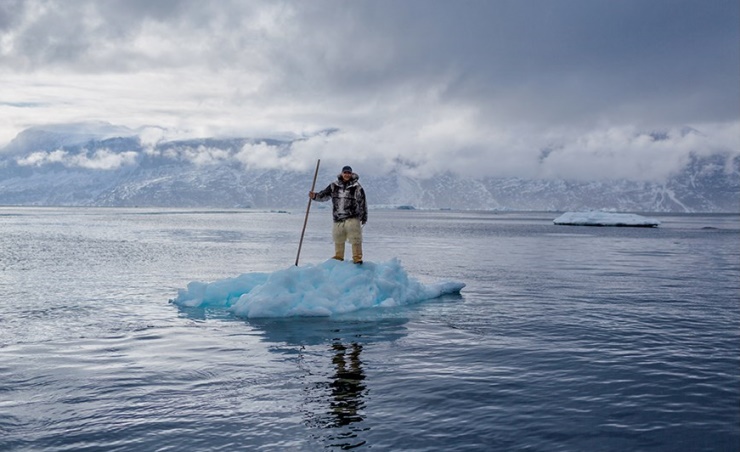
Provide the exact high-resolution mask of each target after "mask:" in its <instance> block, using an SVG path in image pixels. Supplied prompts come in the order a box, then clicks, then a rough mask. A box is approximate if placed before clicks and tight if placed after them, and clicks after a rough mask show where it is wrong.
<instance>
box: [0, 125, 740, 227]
mask: <svg viewBox="0 0 740 452" xmlns="http://www.w3.org/2000/svg"><path fill="white" fill-rule="evenodd" d="M327 133H331V131H329V132H327ZM146 136H147V133H146V131H142V130H137V131H133V130H130V129H127V128H124V127H116V126H112V125H110V124H107V123H92V124H91V123H85V124H77V125H69V124H67V125H59V126H48V127H34V128H30V129H27V130H25V131H23V132H21V133H20V134H19V135H18V136H17V137H16V138H15V139H14V140H13V141H12V142H11V143H9V144H8V145H7V146H6V147H5V148H4V149H2V150H0V205H74V206H159V207H253V208H296V207H303V206H305V202H306V192H307V191H308V188H309V187H310V184H311V180H312V176H313V174H312V173H313V170H310V171H306V172H296V171H292V170H289V169H288V170H283V169H271V168H268V167H267V166H269V165H260V164H258V163H259V159H260V158H262V157H260V156H261V155H268V154H274V155H278V156H279V155H286V154H289V153H290V152H291V146H292V145H293V144H294V143H295V142H296V140H301V139H302V138H301V137H297V138H296V137H283V138H279V139H275V138H265V139H260V138H231V139H194V140H175V141H167V140H162V139H158V140H151V141H149V140H147V139H146ZM659 138H660V137H657V138H656V139H659ZM255 162H257V164H255ZM335 173H336V168H322V171H321V172H320V174H319V179H318V181H319V182H318V183H317V188H323V187H324V186H325V185H326V184H327V183H328V182H330V181H331V180H333V178H334V177H335ZM361 182H362V184H363V186H364V187H365V190H366V192H367V194H368V202H369V204H370V205H371V206H376V207H377V206H414V207H416V208H443V209H446V208H450V209H501V210H547V211H566V210H588V209H597V210H614V211H635V212H740V156H737V155H734V156H733V155H729V154H722V153H718V154H714V155H710V156H698V155H692V156H691V158H690V160H689V162H688V164H687V165H686V166H685V167H684V168H683V169H682V170H681V171H680V172H678V173H676V174H674V175H673V176H672V177H670V178H669V179H667V180H665V181H661V182H636V181H629V180H608V181H605V180H601V181H598V180H595V181H567V180H525V179H520V178H513V177H512V178H493V177H489V178H478V179H470V178H465V177H461V176H458V175H455V174H451V173H445V174H439V175H436V176H434V177H432V178H428V179H415V178H410V177H407V176H405V175H403V171H402V169H401V168H399V169H398V170H393V171H391V172H389V173H387V174H384V175H380V176H374V175H365V174H361Z"/></svg>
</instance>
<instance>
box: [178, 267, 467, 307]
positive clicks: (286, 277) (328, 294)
mask: <svg viewBox="0 0 740 452" xmlns="http://www.w3.org/2000/svg"><path fill="white" fill-rule="evenodd" d="M464 287H465V284H464V283H461V282H454V281H450V282H441V283H436V284H422V283H421V282H419V281H417V280H416V279H414V278H411V277H409V275H408V273H407V272H406V271H405V269H404V268H403V267H402V266H401V262H400V261H399V260H398V259H392V260H390V261H388V262H383V263H373V262H368V261H365V263H364V264H362V265H356V264H353V263H350V262H341V261H337V260H334V259H330V260H328V261H326V262H323V263H320V264H308V265H305V266H301V267H297V266H293V267H289V268H286V269H283V270H278V271H275V272H273V273H245V274H242V275H240V276H237V277H235V278H226V279H222V280H218V281H214V282H211V283H204V282H199V281H193V282H191V283H189V284H188V285H187V289H180V290H179V291H178V295H177V297H176V298H175V299H173V300H170V301H171V302H172V303H174V304H176V305H178V306H181V307H200V308H209V307H219V308H224V309H228V310H230V311H231V312H233V313H234V315H236V316H238V317H244V318H270V317H271V318H275V317H316V316H321V317H329V316H332V315H335V314H344V313H349V312H354V311H358V310H361V309H368V308H378V307H393V306H401V305H408V304H413V303H418V302H421V301H424V300H430V299H433V298H437V297H440V296H442V295H447V294H459V293H460V291H461V290H462V289H463V288H464Z"/></svg>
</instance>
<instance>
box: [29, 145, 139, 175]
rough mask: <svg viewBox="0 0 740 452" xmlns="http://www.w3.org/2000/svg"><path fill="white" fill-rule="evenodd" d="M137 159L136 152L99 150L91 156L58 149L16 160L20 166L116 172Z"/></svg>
mask: <svg viewBox="0 0 740 452" xmlns="http://www.w3.org/2000/svg"><path fill="white" fill-rule="evenodd" d="M137 158H138V153H137V152H134V151H126V152H121V153H115V152H112V151H110V150H108V149H99V150H97V151H95V152H94V153H93V154H92V156H90V155H89V153H87V152H84V153H80V154H70V153H69V152H67V151H64V150H61V149H57V150H55V151H51V152H45V151H39V152H34V153H32V154H30V155H29V156H27V157H24V158H20V159H18V160H16V163H17V164H18V165H20V166H44V165H48V164H52V163H61V164H62V165H64V166H66V167H69V168H86V169H99V170H115V169H118V168H120V167H122V166H129V165H133V164H134V163H136V160H137Z"/></svg>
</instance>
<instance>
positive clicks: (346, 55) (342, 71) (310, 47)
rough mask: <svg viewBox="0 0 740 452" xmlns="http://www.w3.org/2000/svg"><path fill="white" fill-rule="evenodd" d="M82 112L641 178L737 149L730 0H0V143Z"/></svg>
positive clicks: (423, 161)
mask: <svg viewBox="0 0 740 452" xmlns="http://www.w3.org/2000/svg"><path fill="white" fill-rule="evenodd" d="M87 120H102V121H108V122H110V123H112V124H115V125H121V126H127V127H130V128H138V127H141V126H159V127H163V128H165V129H166V132H164V133H163V134H162V136H161V137H158V136H154V137H152V136H151V134H152V130H156V129H149V131H148V137H147V139H157V138H163V139H168V138H175V137H184V136H275V135H281V134H293V135H312V134H315V133H316V132H317V131H320V130H322V129H329V128H336V129H339V131H338V132H336V133H332V134H328V135H327V134H319V135H317V136H314V137H313V138H310V139H308V140H305V141H302V142H301V143H300V144H297V145H295V146H294V148H293V151H292V153H291V154H290V155H288V156H283V158H281V159H277V158H275V159H269V158H267V157H266V160H265V161H268V160H269V161H270V162H271V163H270V164H275V165H282V166H285V167H290V168H293V169H299V170H307V169H310V168H312V167H313V165H315V162H316V158H322V159H325V160H327V161H328V162H331V163H332V164H339V162H347V163H351V164H353V166H354V167H355V169H356V170H357V171H358V172H359V173H361V174H362V173H363V172H364V173H375V174H377V173H382V172H387V171H389V170H390V169H392V168H394V167H402V168H404V170H405V171H407V172H408V173H409V174H415V175H420V176H427V175H430V174H433V173H436V172H439V171H446V170H451V171H454V172H456V173H459V174H463V175H464V174H470V175H471V176H476V177H477V176H486V175H490V176H519V177H566V178H569V177H581V178H589V179H592V178H601V177H630V178H634V179H660V178H663V177H665V176H666V175H668V174H669V173H670V172H671V171H675V170H676V169H677V168H679V167H680V166H681V165H683V164H684V163H685V162H686V159H687V158H688V155H689V152H697V153H700V154H702V153H704V154H706V153H711V152H717V151H723V152H730V153H732V154H735V155H737V154H740V2H738V1H737V0H690V1H686V0H510V1H504V0H464V1H453V0H444V1H441V0H352V1H346V0H326V1H324V0H294V1H279V0H265V1H256V0H254V1H247V0H242V1H237V0H233V1H230V0H219V1H214V2H203V1H201V0H193V1H179V0H95V1H93V0H91V1H86V0H56V1H53V0H50V1H43V0H38V1H36V0H27V1H24V0H0V146H3V145H4V144H7V143H8V142H9V141H10V140H12V139H13V137H15V135H16V134H17V133H19V132H20V131H22V130H23V129H25V128H27V127H30V126H33V125H38V124H48V123H64V122H77V121H87ZM685 127H691V128H693V129H696V130H697V131H699V132H700V133H694V132H692V133H688V134H687V133H686V129H685ZM653 131H661V132H665V133H667V139H665V140H659V141H655V140H652V139H650V138H649V137H648V136H646V135H645V133H646V132H653ZM258 151H260V152H263V153H264V152H266V151H265V150H264V149H261V150H258ZM268 157H269V156H268Z"/></svg>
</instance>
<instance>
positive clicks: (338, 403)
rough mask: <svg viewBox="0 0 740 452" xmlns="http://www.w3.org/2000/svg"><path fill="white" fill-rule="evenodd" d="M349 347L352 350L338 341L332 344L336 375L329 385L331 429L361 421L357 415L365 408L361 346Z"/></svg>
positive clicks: (360, 417)
mask: <svg viewBox="0 0 740 452" xmlns="http://www.w3.org/2000/svg"><path fill="white" fill-rule="evenodd" d="M351 347H352V349H351V350H349V351H348V350H347V347H346V346H345V345H344V344H342V343H341V342H339V341H335V342H334V344H332V349H333V350H334V351H335V354H334V358H333V359H332V362H333V363H334V366H335V367H336V373H335V374H334V375H333V376H332V381H331V383H329V386H330V387H331V394H332V396H333V398H334V400H333V401H332V402H331V408H332V411H331V412H332V414H334V416H335V417H336V420H335V422H334V424H333V425H332V427H341V426H345V425H349V424H351V423H352V422H360V421H362V419H363V418H362V415H361V414H360V413H359V411H360V410H361V409H362V408H363V407H364V406H365V403H364V402H363V400H362V397H363V392H364V391H365V385H364V384H362V380H364V379H365V374H364V373H363V371H362V361H360V352H361V351H362V345H360V344H357V343H355V342H353V343H352V345H351Z"/></svg>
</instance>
